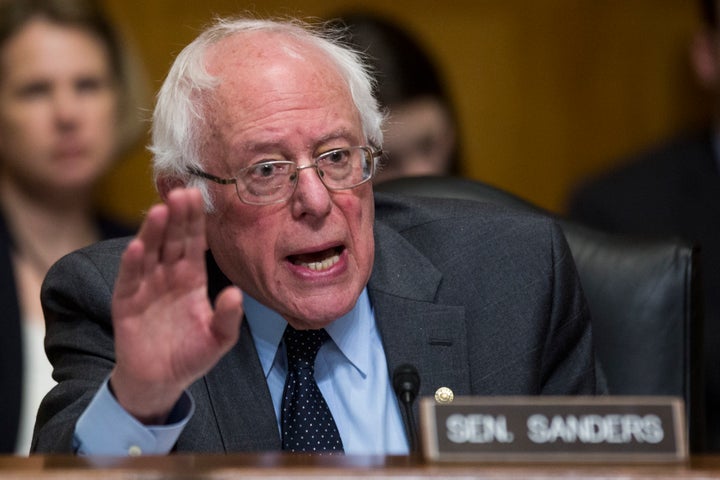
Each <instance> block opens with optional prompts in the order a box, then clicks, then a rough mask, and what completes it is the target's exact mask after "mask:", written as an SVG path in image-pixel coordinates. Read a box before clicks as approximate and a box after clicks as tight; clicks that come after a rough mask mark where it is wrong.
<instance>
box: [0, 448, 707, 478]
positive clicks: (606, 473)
mask: <svg viewBox="0 0 720 480" xmlns="http://www.w3.org/2000/svg"><path fill="white" fill-rule="evenodd" d="M289 477H291V478H298V479H317V478H346V479H368V478H406V479H422V478H433V479H442V478H448V479H458V478H462V479H494V480H497V479H538V480H539V479H558V478H559V479H593V480H596V479H598V480H599V479H650V478H656V479H709V478H717V479H720V456H696V457H693V458H692V459H691V460H690V461H688V462H687V463H674V464H653V465H622V464H594V465H593V464H580V465H573V464H556V463H554V464H477V465H475V464H463V465H441V464H426V463H423V462H422V461H421V460H419V459H416V458H411V457H410V458H409V457H360V456H345V457H343V456H334V457H333V456H301V455H288V454H281V453H266V454H237V455H172V456H166V457H136V458H109V457H94V458H78V457H71V456H31V457H28V458H22V457H11V456H4V457H0V479H2V480H10V479H24V480H28V479H39V480H46V479H47V480H50V479H52V480H60V479H62V480H90V479H103V480H105V479H108V480H119V479H133V480H166V479H182V480H190V479H192V480H201V479H202V480H230V479H237V478H244V479H253V478H257V479H263V480H267V479H283V480H284V479H287V478H289Z"/></svg>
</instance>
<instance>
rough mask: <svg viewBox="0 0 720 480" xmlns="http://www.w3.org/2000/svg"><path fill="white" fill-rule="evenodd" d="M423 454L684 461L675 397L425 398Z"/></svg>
mask: <svg viewBox="0 0 720 480" xmlns="http://www.w3.org/2000/svg"><path fill="white" fill-rule="evenodd" d="M420 426H421V440H422V449H423V454H424V456H425V458H426V459H427V460H430V461H438V462H474V461H484V462H494V461H498V462H503V461H516V462H517V461H520V462H598V461H599V462H623V463H625V462H629V463H633V462H638V463H646V462H679V461H683V460H685V459H686V458H687V455H688V450H687V440H686V433H685V432H686V431H685V413H684V404H683V400H682V399H680V398H675V397H622V396H618V397H613V396H598V397H545V396H539V397H456V398H455V400H454V401H453V402H452V403H448V404H439V403H437V402H436V401H435V400H434V399H432V398H423V399H421V400H420Z"/></svg>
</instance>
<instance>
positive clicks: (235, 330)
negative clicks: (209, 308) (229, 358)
mask: <svg viewBox="0 0 720 480" xmlns="http://www.w3.org/2000/svg"><path fill="white" fill-rule="evenodd" d="M242 316H243V308H242V293H241V292H240V289H239V288H237V287H234V286H232V287H227V288H225V289H224V290H223V291H222V292H220V294H219V295H218V296H217V298H216V300H215V314H214V315H213V319H212V323H211V325H210V330H211V331H212V333H213V335H214V337H215V339H216V341H217V342H218V343H219V344H220V345H223V346H224V347H225V348H226V349H230V347H232V346H233V345H234V344H235V342H237V339H238V336H239V334H240V321H241V319H242Z"/></svg>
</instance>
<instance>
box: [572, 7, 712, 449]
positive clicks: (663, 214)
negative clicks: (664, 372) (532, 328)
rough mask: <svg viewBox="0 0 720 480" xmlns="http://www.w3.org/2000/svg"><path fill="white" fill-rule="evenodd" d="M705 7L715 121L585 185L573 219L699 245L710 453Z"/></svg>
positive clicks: (698, 66) (695, 52)
mask: <svg viewBox="0 0 720 480" xmlns="http://www.w3.org/2000/svg"><path fill="white" fill-rule="evenodd" d="M699 7H700V11H701V12H702V19H703V28H701V29H700V30H699V31H698V32H697V33H696V35H695V36H694V38H693V41H692V43H691V47H690V58H691V60H692V62H691V63H692V66H693V69H694V72H695V75H696V77H697V79H698V80H699V82H700V84H701V86H702V87H704V88H705V89H706V90H707V92H708V93H709V94H710V95H711V96H712V98H713V110H714V120H713V122H711V123H710V124H708V125H707V127H706V128H705V129H704V130H702V131H699V132H693V133H691V134H686V135H683V136H680V137H678V138H674V139H672V140H670V141H668V142H665V143H664V144H662V145H658V146H655V147H653V148H651V149H648V150H646V151H645V152H643V153H641V154H640V155H637V156H635V157H633V158H629V159H626V160H625V161H624V162H622V166H621V167H620V168H618V169H616V170H613V171H611V172H607V173H604V174H602V175H600V176H599V177H597V178H593V179H590V180H589V181H587V182H585V183H584V184H582V185H580V186H579V188H577V190H576V191H575V192H574V193H573V194H572V196H571V198H570V201H569V206H568V214H569V217H570V218H572V219H574V220H579V221H581V222H584V223H586V224H589V225H592V226H594V227H598V228H601V229H605V230H609V231H615V232H623V233H631V234H643V235H662V236H666V235H670V236H677V237H680V238H683V239H685V240H688V241H691V242H693V243H695V244H697V245H699V246H700V248H701V254H700V258H701V276H702V284H703V296H704V329H703V332H702V338H703V339H704V345H703V346H702V348H703V350H704V356H705V361H704V378H705V389H706V404H705V411H706V414H707V422H706V424H707V448H708V450H712V451H720V222H718V215H719V214H720V174H719V172H720V29H719V28H718V27H719V20H718V1H717V0H701V1H700V2H699Z"/></svg>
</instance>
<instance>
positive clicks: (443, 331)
mask: <svg viewBox="0 0 720 480" xmlns="http://www.w3.org/2000/svg"><path fill="white" fill-rule="evenodd" d="M375 235H376V240H377V241H376V252H375V265H374V268H373V274H372V276H371V279H370V283H369V286H368V290H369V293H370V299H371V303H372V305H373V309H374V312H375V318H376V321H377V324H378V328H379V330H380V333H381V336H382V340H383V346H384V348H385V355H386V357H387V362H388V371H389V373H390V375H391V377H392V374H393V371H394V370H395V368H397V366H399V365H401V364H403V363H409V364H412V365H414V366H415V367H416V368H417V369H418V372H419V374H420V381H421V385H420V395H434V393H435V390H437V389H438V388H439V387H449V388H450V389H452V390H453V392H455V394H456V395H458V394H469V393H470V381H469V379H470V375H469V372H468V355H467V348H468V346H467V334H466V329H465V309H464V307H462V306H456V305H444V304H442V303H439V302H437V301H436V299H435V297H436V295H437V291H438V288H439V286H440V282H441V280H442V275H441V273H440V272H439V271H438V270H437V269H436V268H435V267H434V266H433V265H432V264H431V263H430V262H429V261H428V260H427V259H426V258H425V257H424V256H423V255H422V254H421V253H420V252H418V251H417V250H416V249H415V248H414V247H413V246H412V245H410V244H409V243H408V242H406V241H405V240H404V239H403V238H402V237H401V236H400V235H399V234H397V233H396V232H394V231H392V230H391V229H389V228H388V227H386V226H385V225H383V224H382V223H380V222H378V223H376V229H375Z"/></svg>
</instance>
